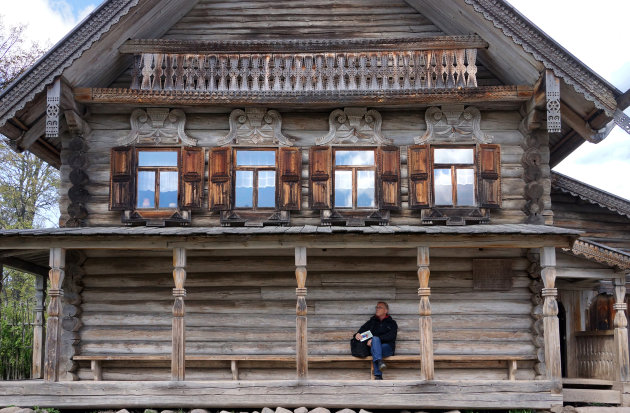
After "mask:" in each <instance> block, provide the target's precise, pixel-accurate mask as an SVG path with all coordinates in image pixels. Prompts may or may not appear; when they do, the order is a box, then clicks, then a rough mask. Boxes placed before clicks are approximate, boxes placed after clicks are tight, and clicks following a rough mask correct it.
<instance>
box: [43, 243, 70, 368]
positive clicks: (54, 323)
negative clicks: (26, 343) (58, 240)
mask: <svg viewBox="0 0 630 413" xmlns="http://www.w3.org/2000/svg"><path fill="white" fill-rule="evenodd" d="M65 261H66V250H65V249H63V248H51V249H50V271H49V272H48V277H49V278H50V289H49V290H48V295H49V296H50V304H49V305H48V326H47V328H46V331H47V337H46V361H45V368H44V380H46V381H59V351H60V339H61V323H60V319H59V317H60V316H61V310H62V304H61V297H62V296H63V290H62V289H61V284H62V283H63V278H64V275H65V274H64V267H65Z"/></svg>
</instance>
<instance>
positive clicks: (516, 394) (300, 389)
mask: <svg viewBox="0 0 630 413" xmlns="http://www.w3.org/2000/svg"><path fill="white" fill-rule="evenodd" d="M551 389H552V384H551V382H550V381H540V380H537V381H518V382H510V381H442V380H435V381H422V380H417V381H402V380H390V381H369V380H360V381H358V380H357V381H329V380H325V381H324V380H308V381H298V380H281V381H280V380H277V381H276V380H271V381H151V382H146V381H136V382H132V383H130V382H120V381H111V382H90V381H79V382H60V383H54V382H46V381H41V380H32V381H18V382H0V405H18V406H33V405H37V406H55V407H58V408H90V409H95V408H98V409H106V408H117V407H126V408H134V407H138V408H140V407H147V406H151V407H157V408H168V407H171V408H174V407H176V408H195V407H212V408H256V409H260V408H262V407H264V406H282V407H286V408H290V407H294V408H295V407H299V406H321V407H329V408H335V407H339V406H344V407H348V408H362V407H363V408H365V407H369V408H372V409H415V408H418V407H420V406H421V407H422V408H428V409H453V408H461V407H462V406H465V407H467V408H479V409H481V408H483V409H513V408H514V409H516V408H532V409H548V408H550V407H551V406H553V405H559V404H562V395H561V394H552V392H551Z"/></svg>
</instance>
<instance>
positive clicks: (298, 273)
mask: <svg viewBox="0 0 630 413" xmlns="http://www.w3.org/2000/svg"><path fill="white" fill-rule="evenodd" d="M295 278H296V280H297V288H296V289H295V294H296V295H297V305H296V307H295V314H296V318H295V328H296V342H295V344H296V345H295V352H296V356H295V361H296V365H297V377H298V379H303V378H306V377H307V376H308V337H307V331H306V247H295Z"/></svg>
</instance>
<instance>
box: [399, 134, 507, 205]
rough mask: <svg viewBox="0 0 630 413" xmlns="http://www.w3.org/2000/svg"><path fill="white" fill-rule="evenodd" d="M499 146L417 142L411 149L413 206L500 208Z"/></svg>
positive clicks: (410, 172) (409, 160) (409, 152)
mask: <svg viewBox="0 0 630 413" xmlns="http://www.w3.org/2000/svg"><path fill="white" fill-rule="evenodd" d="M500 152H501V151H500V147H499V145H487V144H483V145H477V146H473V145H471V146H435V147H434V146H430V145H414V146H410V147H409V148H408V151H407V167H408V171H409V207H410V208H416V209H423V208H428V207H435V209H440V210H445V209H448V208H455V209H457V208H460V209H462V208H463V209H466V208H468V209H470V208H479V207H481V208H498V207H499V206H500V204H501V182H500V165H501V162H500Z"/></svg>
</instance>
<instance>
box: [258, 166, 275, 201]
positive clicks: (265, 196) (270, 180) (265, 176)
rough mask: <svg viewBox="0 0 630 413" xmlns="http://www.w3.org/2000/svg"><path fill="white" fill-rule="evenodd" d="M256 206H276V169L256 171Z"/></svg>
mask: <svg viewBox="0 0 630 413" xmlns="http://www.w3.org/2000/svg"><path fill="white" fill-rule="evenodd" d="M258 206H259V207H260V208H273V207H275V206H276V171H259V172H258Z"/></svg>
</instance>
